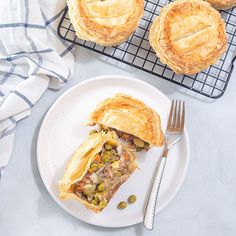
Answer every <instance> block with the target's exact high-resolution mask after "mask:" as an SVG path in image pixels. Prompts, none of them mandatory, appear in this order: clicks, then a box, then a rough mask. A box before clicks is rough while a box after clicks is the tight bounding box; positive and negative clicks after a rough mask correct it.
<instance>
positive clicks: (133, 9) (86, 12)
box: [67, 0, 144, 46]
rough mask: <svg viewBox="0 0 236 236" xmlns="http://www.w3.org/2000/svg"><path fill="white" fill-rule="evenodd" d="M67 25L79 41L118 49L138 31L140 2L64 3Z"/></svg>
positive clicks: (70, 0) (86, 0)
mask: <svg viewBox="0 0 236 236" xmlns="http://www.w3.org/2000/svg"><path fill="white" fill-rule="evenodd" d="M67 5H68V8H69V16H70V20H71V23H72V24H73V27H74V29H75V31H76V34H77V36H78V37H79V38H80V39H84V40H88V41H92V42H96V43H98V44H100V45H103V46H113V45H118V44H120V43H121V42H123V41H125V40H126V39H127V38H128V37H129V36H130V35H131V34H132V33H133V32H134V31H135V29H136V28H137V27H138V24H139V21H140V19H141V17H142V16H143V13H144V0H113V1H110V0H104V1H100V0H96V1H91V0H67Z"/></svg>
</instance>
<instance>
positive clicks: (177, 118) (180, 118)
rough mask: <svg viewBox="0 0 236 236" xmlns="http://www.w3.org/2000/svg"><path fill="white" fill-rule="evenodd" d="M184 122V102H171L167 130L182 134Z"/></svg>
mask: <svg viewBox="0 0 236 236" xmlns="http://www.w3.org/2000/svg"><path fill="white" fill-rule="evenodd" d="M184 121H185V102H184V101H181V100H172V104H171V109H170V114H169V120H168V125H167V130H168V131H172V132H182V131H183V129H184Z"/></svg>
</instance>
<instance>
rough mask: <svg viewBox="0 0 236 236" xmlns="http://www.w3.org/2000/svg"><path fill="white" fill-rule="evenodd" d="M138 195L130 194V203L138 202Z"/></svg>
mask: <svg viewBox="0 0 236 236" xmlns="http://www.w3.org/2000/svg"><path fill="white" fill-rule="evenodd" d="M136 200H137V197H136V196H135V195H130V196H129V198H128V203H130V204H132V203H134V202H136Z"/></svg>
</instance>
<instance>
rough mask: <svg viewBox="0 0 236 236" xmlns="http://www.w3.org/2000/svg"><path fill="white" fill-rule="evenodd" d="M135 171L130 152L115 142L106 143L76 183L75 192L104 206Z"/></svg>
mask: <svg viewBox="0 0 236 236" xmlns="http://www.w3.org/2000/svg"><path fill="white" fill-rule="evenodd" d="M132 172H133V163H132V160H131V159H130V154H129V153H127V152H126V151H125V150H123V149H122V147H121V146H116V144H114V143H105V144H104V146H103V149H102V151H101V152H100V153H98V154H97V155H96V157H95V159H94V161H93V162H92V163H91V165H90V168H89V169H88V171H87V173H86V174H85V176H84V177H83V178H82V179H81V180H80V181H78V182H77V183H76V184H75V194H76V195H77V196H78V197H80V198H81V199H83V200H85V201H88V202H89V203H91V204H93V205H95V206H99V207H100V208H104V207H105V206H106V205H107V203H108V202H109V200H110V199H111V197H112V196H113V194H114V193H115V191H116V190H117V189H118V188H119V186H120V185H121V184H122V183H123V182H124V181H125V180H126V179H127V178H128V177H129V175H130V174H131V173H132Z"/></svg>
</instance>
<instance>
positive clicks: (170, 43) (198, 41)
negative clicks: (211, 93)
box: [149, 0, 227, 75]
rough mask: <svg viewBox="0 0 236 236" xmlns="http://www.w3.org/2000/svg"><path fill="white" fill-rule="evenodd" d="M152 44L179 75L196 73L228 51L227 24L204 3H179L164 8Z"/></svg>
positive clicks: (191, 0) (152, 31) (188, 0)
mask: <svg viewBox="0 0 236 236" xmlns="http://www.w3.org/2000/svg"><path fill="white" fill-rule="evenodd" d="M149 39H150V44H151V46H152V47H153V49H154V50H155V51H156V53H157V55H158V56H159V57H160V59H161V61H162V62H163V63H165V64H167V65H169V66H170V67H171V69H173V70H174V71H175V72H176V73H178V74H190V75H191V74H195V73H198V72H200V71H201V70H203V69H205V68H207V67H208V66H210V65H211V64H214V63H215V62H216V61H217V60H218V59H219V57H220V56H221V55H222V53H223V52H224V51H225V50H226V46H227V38H226V32H225V24H224V21H223V19H222V18H221V15H220V13H219V12H218V11H216V10H215V9H214V8H212V7H211V6H210V4H209V3H207V2H204V1H201V0H177V1H175V2H174V3H171V4H169V5H168V6H166V7H164V8H163V10H162V11H161V14H160V16H159V17H157V18H156V19H155V20H154V22H153V25H152V27H151V29H150V36H149Z"/></svg>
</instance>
